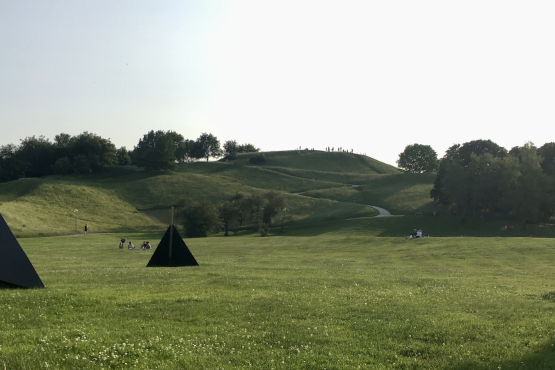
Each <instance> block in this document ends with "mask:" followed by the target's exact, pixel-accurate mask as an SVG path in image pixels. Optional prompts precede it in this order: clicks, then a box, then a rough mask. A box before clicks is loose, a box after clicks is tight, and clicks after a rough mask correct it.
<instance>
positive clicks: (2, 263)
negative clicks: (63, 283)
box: [0, 215, 44, 288]
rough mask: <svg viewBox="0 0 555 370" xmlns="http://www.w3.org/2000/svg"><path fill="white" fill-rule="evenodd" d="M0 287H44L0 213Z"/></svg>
mask: <svg viewBox="0 0 555 370" xmlns="http://www.w3.org/2000/svg"><path fill="white" fill-rule="evenodd" d="M0 287H20V288H44V284H43V283H42V281H41V280H40V277H39V275H38V274H37V272H36V271H35V268H34V267H33V265H32V264H31V261H29V258H28V257H27V255H26V254H25V252H24V251H23V249H21V246H20V245H19V243H18V242H17V240H16V239H15V236H14V235H13V233H12V231H11V230H10V227H9V226H8V224H7V223H6V221H5V220H4V218H3V217H2V215H0Z"/></svg>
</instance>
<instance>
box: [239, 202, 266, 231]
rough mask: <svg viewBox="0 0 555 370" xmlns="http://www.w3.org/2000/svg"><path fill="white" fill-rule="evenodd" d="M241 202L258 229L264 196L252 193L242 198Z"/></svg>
mask: <svg viewBox="0 0 555 370" xmlns="http://www.w3.org/2000/svg"><path fill="white" fill-rule="evenodd" d="M243 204H244V205H243V207H244V209H245V211H246V212H248V214H249V216H250V219H251V222H252V223H253V224H254V225H256V228H257V229H258V228H259V227H260V221H261V215H262V208H263V206H264V198H263V197H262V196H261V195H259V194H252V195H251V196H249V197H247V198H246V199H244V200H243Z"/></svg>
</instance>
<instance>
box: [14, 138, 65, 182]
mask: <svg viewBox="0 0 555 370" xmlns="http://www.w3.org/2000/svg"><path fill="white" fill-rule="evenodd" d="M16 155H17V157H18V158H19V162H20V163H21V166H22V169H23V175H24V176H25V177H42V176H47V175H50V173H51V172H50V171H51V166H52V165H53V164H54V163H55V162H56V159H57V158H56V153H55V147H54V144H53V143H52V142H51V141H50V140H48V139H46V138H45V137H44V136H39V137H38V138H37V137H35V136H31V137H27V138H25V139H23V140H21V144H19V148H18V149H17V154H16Z"/></svg>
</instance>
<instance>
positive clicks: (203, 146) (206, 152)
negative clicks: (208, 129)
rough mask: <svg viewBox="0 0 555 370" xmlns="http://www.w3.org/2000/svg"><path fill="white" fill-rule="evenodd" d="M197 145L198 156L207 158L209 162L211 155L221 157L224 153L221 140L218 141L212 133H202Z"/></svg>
mask: <svg viewBox="0 0 555 370" xmlns="http://www.w3.org/2000/svg"><path fill="white" fill-rule="evenodd" d="M195 146H196V150H195V154H196V158H198V159H200V158H206V161H207V162H208V160H209V159H210V157H213V158H219V157H221V156H222V153H223V152H222V149H221V148H220V142H219V141H218V138H216V137H215V136H214V135H212V134H206V133H203V134H202V135H200V136H199V138H198V139H197V141H196V143H195Z"/></svg>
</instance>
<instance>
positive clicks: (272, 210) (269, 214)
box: [262, 191, 285, 226]
mask: <svg viewBox="0 0 555 370" xmlns="http://www.w3.org/2000/svg"><path fill="white" fill-rule="evenodd" d="M264 198H265V199H266V203H265V204H264V210H263V212H262V222H263V223H264V224H266V225H268V226H271V224H272V219H273V218H274V217H275V216H276V215H277V214H278V213H279V212H281V211H282V210H283V209H284V208H285V197H284V196H283V194H280V193H278V192H275V191H270V192H268V193H266V194H264Z"/></svg>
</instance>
